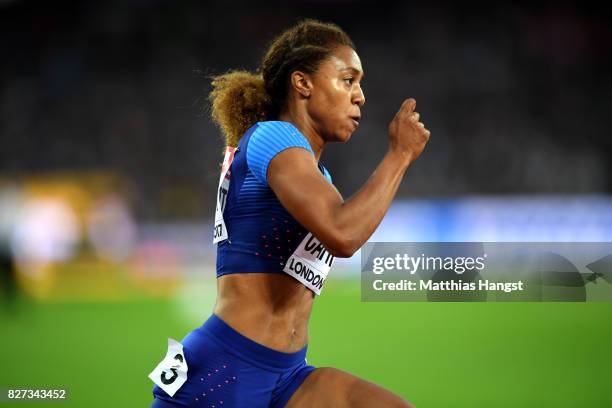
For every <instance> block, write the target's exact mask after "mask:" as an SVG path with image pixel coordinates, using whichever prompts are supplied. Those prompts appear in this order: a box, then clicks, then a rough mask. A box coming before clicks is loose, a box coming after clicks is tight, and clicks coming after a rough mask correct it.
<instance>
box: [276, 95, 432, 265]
mask: <svg viewBox="0 0 612 408" xmlns="http://www.w3.org/2000/svg"><path fill="white" fill-rule="evenodd" d="M415 106H416V102H415V101H414V99H407V100H406V101H404V103H403V104H402V106H401V108H400V110H399V111H398V112H397V114H396V115H395V118H394V119H393V121H392V122H391V124H390V125H389V150H388V152H387V154H386V155H385V157H384V159H383V160H382V161H381V162H380V164H379V165H378V167H377V168H376V170H375V171H374V173H373V174H372V175H371V176H370V178H369V179H368V181H367V182H366V183H365V184H364V185H363V186H362V188H361V189H360V190H359V191H358V192H357V193H356V194H355V195H354V196H352V197H351V198H350V199H349V200H347V201H344V200H343V199H342V196H341V195H340V193H339V192H338V190H336V189H335V188H334V186H333V185H332V184H331V183H329V182H327V180H326V179H325V178H324V177H323V175H322V174H321V172H320V171H319V169H318V167H317V163H316V160H315V158H314V156H313V155H312V154H311V153H309V152H308V151H306V150H304V149H300V148H290V149H286V150H284V151H282V152H280V153H279V154H277V155H276V156H275V157H274V158H273V159H272V160H271V161H270V164H269V167H268V172H267V175H268V184H269V186H270V187H271V188H272V190H273V191H274V193H275V194H276V196H277V197H278V199H279V201H280V202H281V204H283V206H284V207H285V208H286V209H287V211H289V213H290V214H291V215H292V216H293V217H294V218H295V219H296V220H297V221H298V222H299V223H300V224H302V226H304V228H306V229H307V230H308V231H310V232H311V233H313V234H314V235H315V236H316V237H317V238H318V239H319V240H320V241H321V242H322V243H323V245H325V247H326V248H327V249H328V250H329V251H330V252H331V253H332V254H333V255H334V256H338V257H349V256H351V255H352V254H353V253H354V252H355V251H357V250H358V249H359V248H360V247H361V246H362V245H363V244H364V243H365V242H366V241H367V240H368V238H369V237H370V236H371V235H372V233H373V232H374V230H375V229H376V227H377V226H378V225H379V224H380V222H381V221H382V219H383V217H384V215H385V213H386V212H387V210H388V209H389V206H390V205H391V201H392V200H393V197H394V196H395V194H396V192H397V189H398V187H399V184H400V182H401V180H402V177H403V176H404V173H405V171H406V169H407V168H408V166H409V165H410V163H412V162H413V161H414V160H416V159H417V157H418V156H419V155H420V154H421V152H422V151H423V148H424V147H425V144H426V143H427V140H428V139H429V131H428V130H427V129H425V126H424V125H423V124H422V123H421V122H419V114H418V113H416V112H414V108H415Z"/></svg>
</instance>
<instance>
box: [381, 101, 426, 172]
mask: <svg viewBox="0 0 612 408" xmlns="http://www.w3.org/2000/svg"><path fill="white" fill-rule="evenodd" d="M415 107H416V101H415V100H414V99H412V98H409V99H406V100H405V101H404V103H402V106H401V107H400V109H399V111H398V112H397V113H396V114H395V117H394V118H393V120H392V121H391V123H390V124H389V150H390V151H392V152H394V153H399V154H400V155H401V156H402V157H404V158H405V159H406V160H407V163H410V162H412V161H414V160H416V159H417V157H419V155H420V154H421V152H422V151H423V149H424V148H425V144H426V143H427V141H428V140H429V130H427V129H426V128H425V125H424V124H423V123H421V122H419V117H420V115H419V114H418V112H415V111H414V108H415Z"/></svg>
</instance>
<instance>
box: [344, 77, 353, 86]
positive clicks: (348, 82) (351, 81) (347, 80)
mask: <svg viewBox="0 0 612 408" xmlns="http://www.w3.org/2000/svg"><path fill="white" fill-rule="evenodd" d="M354 80H355V78H353V77H349V78H344V82H346V84H347V85H353V81H354Z"/></svg>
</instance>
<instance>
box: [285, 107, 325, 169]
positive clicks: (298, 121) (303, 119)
mask: <svg viewBox="0 0 612 408" xmlns="http://www.w3.org/2000/svg"><path fill="white" fill-rule="evenodd" d="M278 120H282V121H284V122H289V123H291V124H292V125H293V126H295V127H296V128H298V130H299V131H300V132H301V133H302V134H303V135H304V137H305V138H306V140H308V143H309V144H310V147H311V148H312V151H313V153H314V156H315V158H316V159H317V161H319V159H320V158H321V153H323V148H324V147H325V140H324V139H323V137H322V136H321V135H320V134H319V132H317V130H316V129H315V127H314V124H313V123H312V121H311V120H309V119H308V117H307V116H306V115H297V114H292V112H283V113H281V114H280V115H278Z"/></svg>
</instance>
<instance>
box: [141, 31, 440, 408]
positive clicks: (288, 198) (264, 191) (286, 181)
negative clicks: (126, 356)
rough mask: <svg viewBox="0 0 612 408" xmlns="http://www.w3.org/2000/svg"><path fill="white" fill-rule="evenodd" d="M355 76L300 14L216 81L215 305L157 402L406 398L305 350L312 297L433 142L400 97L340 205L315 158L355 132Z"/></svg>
mask: <svg viewBox="0 0 612 408" xmlns="http://www.w3.org/2000/svg"><path fill="white" fill-rule="evenodd" d="M362 79H363V68H362V66H361V62H360V60H359V57H358V55H357V53H356V52H355V46H354V45H353V43H352V41H351V40H350V38H349V37H348V36H347V34H346V33H345V32H344V31H342V30H341V29H340V28H339V27H338V26H336V25H334V24H328V23H321V22H318V21H314V20H305V21H302V22H300V23H298V24H297V25H296V26H294V27H292V28H290V29H289V30H287V31H285V32H283V33H282V34H281V35H280V36H278V37H277V38H276V39H275V40H274V41H273V42H272V44H271V45H270V47H269V49H268V51H267V53H266V54H265V56H264V58H263V61H262V64H261V67H260V72H259V73H257V74H253V73H249V72H245V71H234V72H230V73H227V74H224V75H220V76H218V77H216V78H215V79H214V80H213V87H214V89H213V91H212V92H211V95H210V99H211V101H212V117H213V119H214V120H215V121H216V122H217V123H218V124H219V125H220V127H221V129H222V130H223V133H224V135H225V138H226V143H227V146H228V147H227V150H226V154H225V160H224V163H223V167H222V173H221V178H220V182H219V193H218V201H217V211H216V220H215V238H214V242H215V243H217V245H218V247H217V277H218V280H217V282H218V284H217V287H218V296H217V302H216V304H215V307H214V310H213V314H212V315H211V317H210V318H209V319H208V320H207V321H206V322H205V323H204V324H203V325H202V326H201V327H200V328H198V329H196V330H194V331H193V332H191V333H190V334H189V335H188V336H187V337H186V338H185V339H184V340H183V341H182V342H181V343H182V344H181V343H178V342H177V343H174V344H173V345H172V346H171V347H170V348H169V353H168V355H167V359H166V360H168V359H169V360H170V361H171V363H169V364H167V365H166V367H165V368H164V367H161V368H160V369H159V371H158V372H157V373H156V372H155V371H154V372H153V373H152V374H151V378H152V379H153V381H155V382H156V384H157V385H156V386H155V388H154V391H153V393H154V396H155V401H154V402H153V407H154V408H162V407H179V406H180V407H183V406H184V407H217V408H220V407H246V408H251V407H252V408H256V407H290V408H300V407H334V408H341V407H409V406H410V405H409V404H408V403H407V402H405V401H404V400H403V399H401V398H400V397H399V396H397V395H395V394H393V393H391V392H389V391H387V390H385V389H384V388H381V387H379V386H377V385H374V384H372V383H370V382H367V381H364V380H362V379H359V378H357V377H355V376H353V375H351V374H348V373H346V372H343V371H341V370H338V369H334V368H315V367H313V366H311V365H308V364H307V362H306V358H305V357H306V349H307V344H308V319H309V316H310V312H311V308H312V304H313V301H314V298H315V295H318V294H320V293H321V291H322V289H323V286H324V283H325V280H326V279H327V273H328V272H329V269H330V267H331V265H332V263H333V260H334V257H349V256H351V255H352V254H353V253H354V252H355V251H356V250H357V249H359V248H360V247H361V246H362V245H363V244H364V243H365V242H366V241H367V239H368V238H369V237H370V236H371V235H372V233H373V232H374V230H375V229H376V227H377V226H378V224H379V223H380V222H381V220H382V218H383V216H384V214H385V212H386V211H387V209H388V208H389V205H390V204H391V201H392V199H393V197H394V195H395V193H396V191H397V189H398V186H399V184H400V181H401V180H402V177H403V175H404V173H405V171H406V169H407V168H408V166H409V165H410V164H411V163H412V162H413V161H414V160H415V159H416V158H417V157H418V156H419V155H420V154H421V151H422V150H423V148H424V146H425V144H426V143H427V140H428V139H429V131H428V130H427V129H426V128H425V126H424V125H423V123H421V122H420V121H419V114H418V113H416V112H415V111H414V109H415V104H416V102H415V101H414V99H407V100H406V101H405V102H404V103H403V104H402V106H401V107H400V109H399V111H398V112H397V114H396V115H395V117H394V118H393V120H392V121H391V123H390V125H389V129H388V134H389V137H388V138H389V148H388V151H387V153H386V155H385V156H384V158H383V160H382V161H381V162H380V164H379V165H378V167H377V168H376V170H375V171H374V173H373V174H372V175H371V177H370V178H369V179H368V181H367V182H366V183H365V184H364V185H363V187H362V188H361V189H360V190H359V191H358V192H357V193H356V194H355V195H354V196H353V197H351V198H350V199H349V200H346V201H344V200H343V199H342V197H341V195H340V194H339V193H338V191H337V190H336V189H335V188H334V186H333V184H332V182H331V176H330V175H329V172H328V171H327V169H326V168H325V167H324V166H323V165H322V164H321V163H320V162H319V158H320V157H321V153H322V151H323V149H324V147H325V145H326V144H327V143H330V142H346V141H347V140H349V138H350V137H351V134H352V133H353V132H354V131H355V129H357V127H358V126H359V121H360V119H361V108H362V107H363V106H364V104H365V97H364V94H363V91H362V89H361V81H362ZM329 346H330V347H334V345H333V344H330V345H329ZM158 367H159V366H158ZM158 377H159V378H158Z"/></svg>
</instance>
